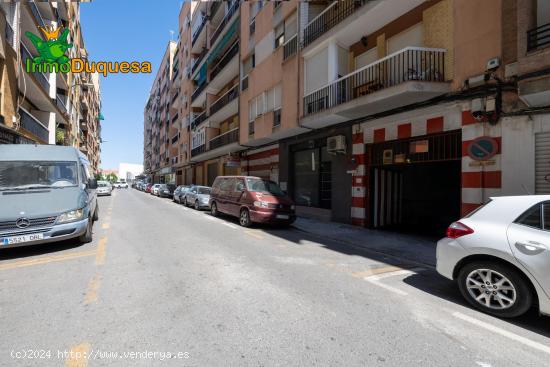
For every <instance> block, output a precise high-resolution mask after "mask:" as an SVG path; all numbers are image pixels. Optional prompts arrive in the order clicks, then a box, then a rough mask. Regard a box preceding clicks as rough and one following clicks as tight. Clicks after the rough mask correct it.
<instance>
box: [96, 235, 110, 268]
mask: <svg viewBox="0 0 550 367" xmlns="http://www.w3.org/2000/svg"><path fill="white" fill-rule="evenodd" d="M106 246H107V237H102V238H101V239H100V240H99V242H98V243H97V253H96V257H95V264H96V265H103V264H104V263H105V247H106Z"/></svg>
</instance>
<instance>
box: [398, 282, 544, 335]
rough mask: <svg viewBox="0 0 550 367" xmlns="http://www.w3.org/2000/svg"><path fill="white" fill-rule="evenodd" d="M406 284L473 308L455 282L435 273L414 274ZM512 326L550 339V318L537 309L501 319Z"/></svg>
mask: <svg viewBox="0 0 550 367" xmlns="http://www.w3.org/2000/svg"><path fill="white" fill-rule="evenodd" d="M403 282H404V283H405V284H408V285H410V286H411V287H414V288H416V289H418V290H421V291H423V292H425V293H427V294H429V295H431V296H434V297H438V298H440V299H443V300H445V301H447V302H451V303H454V304H457V305H460V306H464V307H467V308H472V307H471V306H470V305H469V304H468V303H467V302H466V300H464V298H462V295H461V294H460V292H459V290H458V287H457V285H456V283H455V282H453V281H451V280H448V279H446V278H444V277H442V276H439V274H437V273H436V272H435V271H427V272H421V273H417V274H412V275H410V276H408V277H406V278H405V279H403ZM500 320H504V321H506V322H508V323H510V324H512V325H515V326H519V327H521V328H524V329H526V330H529V331H532V332H534V333H537V334H540V335H542V336H545V337H547V338H550V322H549V321H550V317H546V316H540V315H539V313H538V310H537V309H536V308H533V309H531V310H530V311H528V312H527V313H526V314H524V315H522V316H520V317H518V318H515V319H500Z"/></svg>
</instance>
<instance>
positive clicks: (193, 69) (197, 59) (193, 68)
mask: <svg viewBox="0 0 550 367" xmlns="http://www.w3.org/2000/svg"><path fill="white" fill-rule="evenodd" d="M207 51H208V50H207V49H206V48H205V49H203V50H202V52H201V53H200V55H199V57H197V58H196V59H195V62H194V63H193V66H191V73H194V72H195V70H196V69H197V67H198V66H199V65H200V63H201V61H202V59H204V56H206V54H207Z"/></svg>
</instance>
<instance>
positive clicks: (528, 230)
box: [437, 195, 550, 317]
mask: <svg viewBox="0 0 550 367" xmlns="http://www.w3.org/2000/svg"><path fill="white" fill-rule="evenodd" d="M437 271H438V272H439V273H440V274H441V275H443V276H445V277H447V278H449V279H454V280H457V281H458V287H459V289H460V292H461V293H462V295H463V296H464V298H466V300H467V301H468V302H469V303H470V304H471V305H472V306H474V307H475V308H477V309H479V310H481V311H483V312H486V313H489V314H492V315H495V316H499V317H516V316H519V315H521V314H523V313H525V312H527V310H529V308H531V306H533V305H537V306H538V309H539V312H540V313H541V314H545V315H550V195H526V196H507V197H496V198H492V199H491V201H490V202H489V203H487V204H486V205H484V206H482V207H480V208H478V209H477V210H475V211H473V212H472V213H470V214H469V215H467V216H466V217H464V218H462V219H460V221H458V222H454V223H452V224H451V226H450V227H449V228H448V229H447V237H445V238H443V239H441V240H440V241H439V242H438V243H437Z"/></svg>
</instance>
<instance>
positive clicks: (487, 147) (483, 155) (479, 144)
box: [468, 136, 498, 161]
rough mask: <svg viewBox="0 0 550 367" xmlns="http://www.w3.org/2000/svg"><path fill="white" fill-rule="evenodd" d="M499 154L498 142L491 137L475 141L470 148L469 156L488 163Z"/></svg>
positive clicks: (483, 137)
mask: <svg viewBox="0 0 550 367" xmlns="http://www.w3.org/2000/svg"><path fill="white" fill-rule="evenodd" d="M497 152H498V142H497V141H496V140H495V139H494V138H491V137H490V136H482V137H480V138H477V139H475V140H474V141H472V142H471V143H470V145H469V146H468V156H469V157H470V158H472V159H473V160H475V161H486V160H488V159H491V158H492V157H494V156H495V154H497Z"/></svg>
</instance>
